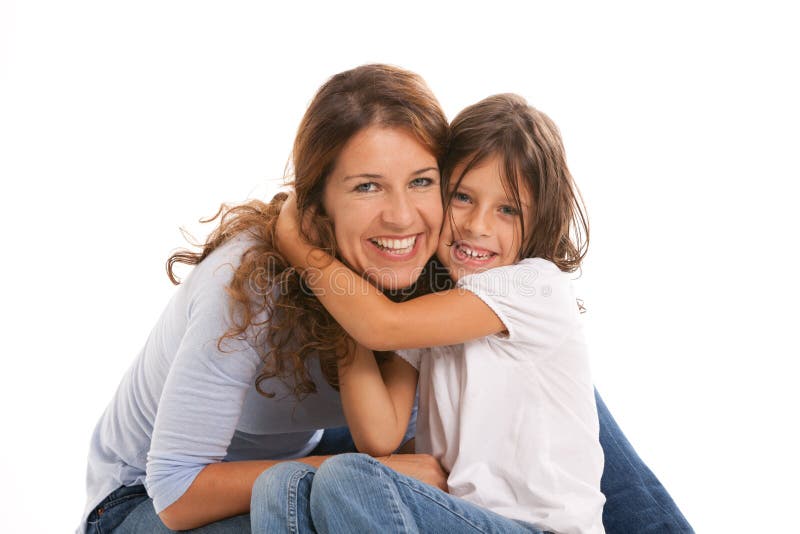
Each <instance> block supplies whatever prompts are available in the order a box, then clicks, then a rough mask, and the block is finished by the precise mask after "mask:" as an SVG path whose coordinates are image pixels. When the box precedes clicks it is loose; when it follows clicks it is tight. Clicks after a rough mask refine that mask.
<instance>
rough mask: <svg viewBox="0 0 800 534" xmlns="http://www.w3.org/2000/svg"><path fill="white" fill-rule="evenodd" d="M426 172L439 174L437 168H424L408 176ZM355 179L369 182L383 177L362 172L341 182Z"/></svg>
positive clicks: (346, 177)
mask: <svg viewBox="0 0 800 534" xmlns="http://www.w3.org/2000/svg"><path fill="white" fill-rule="evenodd" d="M428 171H435V172H439V168H438V167H425V168H424V169H417V170H416V171H414V172H412V173H411V174H410V175H409V176H416V175H417V174H422V173H425V172H428ZM355 178H361V179H364V178H367V179H369V180H380V179H382V178H385V176H383V175H382V174H372V173H368V172H364V173H361V174H351V175H349V176H345V177H344V178H342V181H343V182H346V181H347V180H353V179H355Z"/></svg>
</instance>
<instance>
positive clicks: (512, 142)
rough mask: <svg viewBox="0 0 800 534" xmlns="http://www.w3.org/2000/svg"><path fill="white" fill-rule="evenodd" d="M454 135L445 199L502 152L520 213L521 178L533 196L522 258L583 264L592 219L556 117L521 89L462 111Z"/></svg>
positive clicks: (564, 266) (566, 266) (445, 167)
mask: <svg viewBox="0 0 800 534" xmlns="http://www.w3.org/2000/svg"><path fill="white" fill-rule="evenodd" d="M451 135H452V139H451V142H450V150H449V152H448V154H447V157H446V158H445V161H444V162H443V163H442V165H441V170H442V190H443V191H444V192H445V193H444V194H445V198H446V202H445V203H446V204H447V203H449V201H450V200H451V199H452V196H453V194H454V193H455V189H456V188H457V186H458V184H459V183H461V180H462V179H463V178H464V175H465V174H467V173H468V172H469V171H470V170H471V169H473V168H475V167H477V166H478V165H480V164H481V162H483V161H485V160H486V159H488V158H490V157H492V156H499V157H500V159H501V161H502V165H503V167H502V169H501V171H502V172H501V174H502V180H503V186H504V188H505V190H506V192H507V194H509V195H510V197H511V199H512V200H513V202H514V204H515V206H514V207H515V208H516V209H517V211H518V212H519V213H522V203H521V200H520V186H519V183H520V182H518V178H519V179H521V180H520V181H521V183H522V186H523V187H526V188H527V189H528V190H529V191H530V192H531V194H532V196H533V204H532V205H531V213H529V214H528V215H529V216H527V217H525V218H523V219H522V220H521V223H522V227H521V233H522V240H521V243H522V246H521V248H520V253H519V259H523V258H544V259H547V260H550V261H552V262H553V263H555V264H556V265H557V266H558V268H559V269H561V270H562V271H565V272H573V271H575V270H577V269H579V268H580V266H581V262H582V261H583V258H584V257H585V256H586V251H587V249H588V247H589V220H588V218H587V216H586V208H585V205H584V203H583V198H582V197H581V194H580V191H579V190H578V186H577V185H576V184H575V181H574V180H573V178H572V174H571V173H570V172H569V168H568V167H567V159H566V154H565V151H564V144H563V142H562V140H561V134H560V132H559V131H558V127H556V125H555V123H554V122H553V121H552V120H551V119H550V117H548V116H547V115H545V114H544V113H542V112H541V111H539V110H537V109H536V108H534V107H532V106H530V105H528V103H527V102H526V101H525V99H524V98H522V97H521V96H519V95H515V94H511V93H507V94H499V95H494V96H490V97H487V98H485V99H483V100H481V101H480V102H478V103H476V104H473V105H471V106H469V107H467V108H465V109H464V110H463V111H462V112H461V113H459V114H458V116H457V117H456V118H455V119H453V122H452V124H451ZM459 165H464V168H463V170H461V173H460V175H459V176H453V173H454V170H455V168H456V167H458V166H459ZM525 220H527V221H529V223H530V224H527V225H526V223H525ZM451 222H452V221H451ZM526 226H528V227H529V228H528V229H527V230H526Z"/></svg>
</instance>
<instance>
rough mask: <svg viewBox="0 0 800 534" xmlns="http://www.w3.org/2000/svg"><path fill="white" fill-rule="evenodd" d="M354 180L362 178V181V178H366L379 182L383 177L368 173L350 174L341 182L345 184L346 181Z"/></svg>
mask: <svg viewBox="0 0 800 534" xmlns="http://www.w3.org/2000/svg"><path fill="white" fill-rule="evenodd" d="M355 178H362V179H363V178H368V179H370V180H379V179H381V178H383V175H380V174H370V173H362V174H351V175H350V176H345V177H344V178H342V181H343V182H346V181H347V180H353V179H355Z"/></svg>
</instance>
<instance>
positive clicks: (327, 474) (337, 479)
mask: <svg viewBox="0 0 800 534" xmlns="http://www.w3.org/2000/svg"><path fill="white" fill-rule="evenodd" d="M375 463H377V460H375V459H374V458H372V457H371V456H369V455H367V454H360V453H346V454H337V455H336V456H332V457H330V458H328V459H327V460H325V462H323V464H322V466H321V467H320V468H319V469H318V470H317V473H316V474H315V476H314V485H313V486H312V488H311V509H312V511H313V510H314V504H315V502H316V503H319V502H321V501H328V500H329V499H331V498H333V499H334V500H337V499H338V498H339V497H342V495H341V492H342V491H346V490H345V488H347V485H348V483H351V482H352V481H353V479H354V478H359V477H358V473H359V472H363V471H365V470H374V464H375Z"/></svg>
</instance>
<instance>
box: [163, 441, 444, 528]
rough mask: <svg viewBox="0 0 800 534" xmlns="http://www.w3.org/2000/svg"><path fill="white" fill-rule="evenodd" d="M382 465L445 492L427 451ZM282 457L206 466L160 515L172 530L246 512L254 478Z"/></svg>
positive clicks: (312, 461)
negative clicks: (178, 497) (179, 496)
mask: <svg viewBox="0 0 800 534" xmlns="http://www.w3.org/2000/svg"><path fill="white" fill-rule="evenodd" d="M328 458H330V456H307V457H305V458H298V459H296V460H292V461H295V462H303V463H306V464H308V465H310V466H312V467H319V466H320V465H322V463H323V462H324V461H325V460H326V459H328ZM378 460H380V461H381V463H383V464H384V465H386V466H387V467H390V468H392V469H394V470H395V471H397V472H398V473H402V474H404V475H406V476H409V477H412V478H415V479H417V480H419V481H421V482H424V483H426V484H430V485H432V486H435V487H438V488H441V489H443V490H444V491H447V474H446V473H445V472H444V471H443V470H442V468H441V466H440V465H439V462H437V461H436V460H435V459H434V458H433V457H431V456H430V455H427V454H401V455H390V456H387V457H382V458H378ZM282 461H284V460H252V461H242V462H219V463H214V464H210V465H208V466H206V467H205V468H204V469H203V470H202V471H200V473H199V474H198V475H197V477H196V478H195V479H194V482H192V485H191V486H189V489H188V490H186V493H184V494H183V495H182V496H181V498H180V499H178V500H177V501H175V502H174V503H173V504H172V505H170V506H169V507H167V508H166V509H165V510H163V511H162V512H161V513H160V514H159V517H160V518H161V521H162V522H163V523H164V525H165V526H166V527H167V528H169V529H171V530H188V529H192V528H198V527H201V526H203V525H207V524H209V523H213V522H214V521H220V520H222V519H226V518H228V517H233V516H236V515H240V514H246V513H248V512H249V511H250V497H251V495H252V490H253V484H255V481H256V479H257V478H258V477H259V475H261V473H263V472H264V470H265V469H269V468H270V467H272V466H273V465H276V464H278V463H281V462H282Z"/></svg>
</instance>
